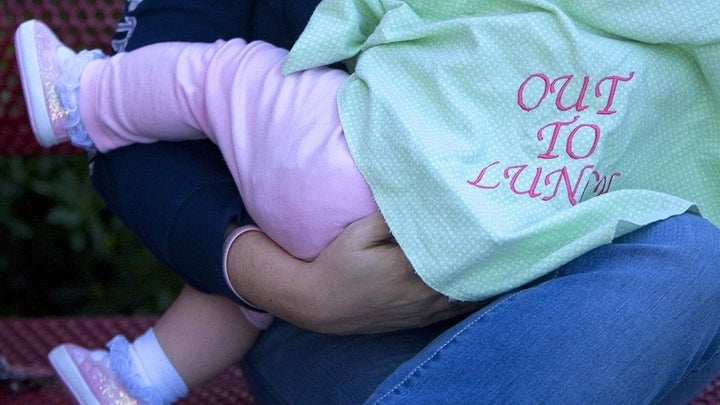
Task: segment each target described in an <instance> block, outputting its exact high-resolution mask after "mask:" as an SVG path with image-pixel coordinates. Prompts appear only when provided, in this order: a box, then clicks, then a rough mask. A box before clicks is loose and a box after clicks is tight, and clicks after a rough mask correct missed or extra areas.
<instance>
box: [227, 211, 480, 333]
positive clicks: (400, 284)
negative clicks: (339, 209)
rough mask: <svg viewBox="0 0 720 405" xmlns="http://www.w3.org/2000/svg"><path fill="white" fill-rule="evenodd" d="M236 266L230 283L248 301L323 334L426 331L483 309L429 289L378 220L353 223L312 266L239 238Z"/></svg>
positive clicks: (253, 235) (254, 235) (265, 243)
mask: <svg viewBox="0 0 720 405" xmlns="http://www.w3.org/2000/svg"><path fill="white" fill-rule="evenodd" d="M248 259H250V260H248ZM229 262H230V263H231V267H230V279H231V282H232V284H233V286H235V288H236V290H238V291H239V292H240V293H241V294H242V295H243V296H244V297H245V298H246V299H248V300H249V301H251V302H253V303H254V304H256V305H257V306H259V307H261V308H264V309H265V310H267V311H268V312H270V313H272V314H274V315H276V316H278V317H280V318H283V319H285V320H287V321H289V322H291V323H294V324H296V325H298V326H301V327H304V328H307V329H310V330H313V331H316V332H322V333H336V334H353V333H376V332H386V331H391V330H398V329H406V328H412V327H420V326H425V325H428V324H431V323H434V322H438V321H441V320H444V319H448V318H452V317H454V316H457V315H460V314H462V313H465V312H469V311H472V310H475V309H477V308H478V307H479V306H480V305H479V304H475V303H467V304H463V305H461V306H460V307H457V306H455V307H454V308H451V306H449V305H448V298H447V297H445V296H443V295H441V294H439V293H437V292H436V291H434V290H432V289H431V288H430V287H428V286H427V285H426V284H425V283H423V282H422V280H421V279H420V278H419V277H418V276H417V274H415V272H414V270H413V269H412V267H411V266H410V263H409V262H408V261H407V259H406V258H405V255H404V254H403V253H402V251H401V250H400V248H399V247H398V246H397V245H396V244H395V243H393V242H391V236H390V233H389V230H388V228H387V225H386V224H385V221H384V220H383V218H382V216H381V215H380V214H379V213H377V214H373V215H371V216H369V217H367V218H364V219H362V220H359V221H357V222H355V223H353V224H351V225H350V226H349V227H348V228H347V229H346V230H345V231H344V232H343V233H342V234H340V235H339V236H338V238H337V239H336V240H335V241H334V242H333V243H331V244H330V245H329V246H328V247H327V248H326V249H325V250H324V251H323V252H322V253H321V254H320V256H319V257H318V258H317V259H315V260H314V261H313V262H311V263H305V262H302V261H300V260H298V259H295V258H293V257H291V256H290V255H289V254H287V253H286V252H285V251H283V250H282V249H280V248H279V247H278V246H277V245H275V244H274V243H273V242H272V241H271V240H270V239H269V238H267V236H265V235H263V234H261V233H258V232H249V233H246V234H243V235H242V236H241V237H239V238H238V240H237V241H236V243H235V245H233V248H232V250H231V254H230V260H229ZM233 264H241V267H242V268H235V269H234V268H233V267H234V266H233ZM236 276H239V277H236Z"/></svg>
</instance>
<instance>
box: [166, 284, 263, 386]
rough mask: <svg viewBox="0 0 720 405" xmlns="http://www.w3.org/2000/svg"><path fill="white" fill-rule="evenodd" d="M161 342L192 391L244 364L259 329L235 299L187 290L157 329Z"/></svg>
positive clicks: (185, 289) (189, 288)
mask: <svg viewBox="0 0 720 405" xmlns="http://www.w3.org/2000/svg"><path fill="white" fill-rule="evenodd" d="M154 330H155V335H156V336H157V340H158V342H159V343H160V345H161V346H162V349H163V350H164V352H165V354H166V355H167V357H168V359H169V360H170V362H171V363H172V364H173V366H174V367H175V369H176V370H177V371H178V373H179V374H180V376H181V377H182V379H183V380H184V381H185V384H187V386H188V387H189V388H190V389H192V388H194V387H196V386H198V385H199V384H200V383H203V382H205V381H207V380H209V379H210V378H211V377H214V376H216V375H218V374H219V373H221V372H222V371H224V370H225V369H226V368H228V367H229V366H231V365H232V364H235V363H236V362H238V361H240V360H241V359H242V357H243V356H244V355H245V353H247V351H248V350H249V349H250V347H252V345H253V344H254V343H255V339H256V338H257V336H258V333H259V332H258V329H257V328H256V327H255V326H253V325H252V324H251V323H250V322H249V321H248V320H247V319H246V318H245V316H243V313H242V312H241V311H240V308H239V307H238V305H237V304H235V303H234V302H232V301H231V300H229V299H227V298H225V297H221V296H214V295H209V294H204V293H201V292H199V291H197V290H195V289H194V288H192V287H189V286H187V287H185V288H184V289H183V291H182V292H181V293H180V295H179V296H178V298H177V299H176V300H175V302H173V304H172V306H171V307H170V308H169V309H168V310H167V311H166V312H165V313H164V314H163V316H162V317H161V318H160V319H159V320H158V322H157V324H156V325H155V327H154Z"/></svg>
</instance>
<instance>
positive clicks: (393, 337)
mask: <svg viewBox="0 0 720 405" xmlns="http://www.w3.org/2000/svg"><path fill="white" fill-rule="evenodd" d="M718 246H720V230H718V228H716V227H715V226H713V225H712V224H710V223H709V222H707V221H706V220H704V219H702V218H699V217H696V216H694V215H690V214H686V215H682V216H678V217H674V218H670V219H668V220H665V221H661V222H658V223H655V224H652V225H650V226H648V227H645V228H643V229H641V230H639V231H636V232H634V233H632V234H629V235H626V236H623V237H621V238H618V239H617V240H616V241H615V242H614V243H612V244H610V245H608V246H603V247H600V248H598V249H595V250H593V251H592V252H590V253H588V254H586V255H584V256H582V257H580V258H578V259H576V260H574V261H572V262H571V263H568V264H567V265H565V266H563V267H562V268H560V269H558V270H557V271H555V272H554V274H553V275H552V277H551V278H549V279H548V280H545V281H544V282H542V283H540V284H538V285H535V286H533V287H529V288H527V289H524V290H521V291H518V292H514V293H511V294H508V295H506V296H504V297H501V298H500V299H498V300H497V301H495V302H494V303H492V304H491V305H489V306H487V307H485V308H483V309H481V310H479V311H477V312H475V313H474V314H472V315H470V316H469V317H467V318H465V319H463V320H461V321H459V322H458V323H456V324H455V325H449V324H447V323H445V324H438V325H433V326H431V327H428V328H422V329H417V330H409V331H402V332H397V333H389V334H380V335H370V336H345V337H343V336H330V335H320V334H314V333H311V332H307V331H303V330H301V329H299V328H296V327H294V326H292V325H288V324H286V323H279V324H277V325H275V326H273V327H272V328H271V329H270V330H268V331H266V332H265V333H264V334H263V336H262V338H261V339H260V342H259V343H258V344H257V345H256V347H255V348H254V349H253V351H252V352H251V353H250V355H249V356H248V357H247V358H246V360H245V375H246V377H247V378H248V380H249V381H250V383H251V387H252V388H253V392H255V395H256V397H257V399H258V402H259V403H343V404H344V403H349V404H356V403H363V402H364V401H366V399H367V398H368V397H369V399H367V401H366V402H367V403H383V404H385V403H391V404H392V403H397V404H425V403H427V404H439V403H451V404H463V403H467V404H478V403H482V404H490V403H498V404H521V403H528V404H536V403H548V404H577V403H592V404H646V403H656V402H664V403H669V404H682V403H687V401H688V400H689V399H691V398H693V396H695V395H697V394H698V393H699V392H700V391H701V390H702V388H703V387H704V386H706V385H707V384H708V383H709V382H710V381H711V380H712V379H713V378H714V377H715V376H717V375H720V249H719V248H718Z"/></svg>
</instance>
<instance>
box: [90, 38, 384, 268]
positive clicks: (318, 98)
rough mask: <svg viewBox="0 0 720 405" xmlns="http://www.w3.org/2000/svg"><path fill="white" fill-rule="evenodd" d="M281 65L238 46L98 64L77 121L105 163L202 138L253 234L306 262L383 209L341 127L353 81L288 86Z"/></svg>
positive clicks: (262, 46) (271, 51)
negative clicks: (111, 154)
mask: <svg viewBox="0 0 720 405" xmlns="http://www.w3.org/2000/svg"><path fill="white" fill-rule="evenodd" d="M286 54H287V51H285V50H283V49H279V48H276V47H274V46H272V45H270V44H267V43H263V42H251V43H247V42H245V41H244V40H241V39H234V40H231V41H227V42H225V41H218V42H216V43H214V44H182V43H164V44H155V45H150V46H147V47H144V48H141V49H138V50H136V51H133V52H128V53H122V54H118V55H116V56H113V57H112V58H109V59H103V60H97V61H93V62H91V63H90V64H89V65H88V66H87V67H86V68H85V70H84V71H83V73H82V77H81V83H80V95H79V106H80V116H81V119H82V121H83V123H84V125H85V127H86V129H87V130H88V132H89V134H90V137H91V138H92V140H93V142H94V143H95V146H96V147H97V148H98V149H99V150H100V151H103V152H104V151H108V150H111V149H114V148H118V147H121V146H125V145H128V144H131V143H149V142H155V141H160V140H165V141H172V140H189V139H200V138H204V137H206V136H207V137H208V138H209V139H211V140H212V141H213V142H215V143H216V144H217V145H218V147H219V148H220V150H221V151H222V154H223V156H224V158H225V162H226V163H227V165H228V168H229V169H230V172H231V173H232V175H233V177H234V179H235V182H236V183H237V186H238V189H239V191H240V194H241V195H242V198H243V201H244V202H245V204H246V208H247V210H248V212H249V213H250V215H251V216H252V217H253V219H255V221H256V223H257V224H258V226H259V227H260V228H261V229H263V231H265V232H266V233H267V234H268V236H270V237H271V238H272V239H273V240H275V241H276V242H277V243H278V244H279V245H280V246H282V247H283V248H285V249H286V250H287V251H288V252H289V253H290V254H292V255H294V256H296V257H298V258H301V259H306V260H309V259H312V258H314V257H315V256H317V255H318V254H319V253H320V251H321V250H322V249H323V248H324V247H325V246H327V245H328V244H329V243H330V242H331V241H332V240H333V239H334V238H335V237H336V236H337V235H338V234H339V233H340V232H341V231H342V230H343V229H344V228H345V227H346V226H347V225H348V224H350V223H351V222H354V221H356V220H358V219H360V218H362V217H365V216H367V215H369V214H371V213H373V212H375V211H376V210H377V209H378V208H377V206H376V204H375V202H374V200H373V198H372V194H371V192H370V189H369V187H368V185H367V183H366V182H365V180H364V178H363V177H362V175H361V174H360V173H359V172H358V170H357V168H356V166H355V163H354V161H353V159H352V157H351V156H350V153H349V151H348V147H347V144H346V142H345V137H344V133H343V130H342V127H341V125H340V121H339V118H338V111H337V103H336V95H337V91H338V88H339V87H340V85H341V84H342V83H343V82H344V81H345V79H346V78H347V74H346V73H345V72H342V71H340V70H332V69H325V68H323V69H313V70H309V71H305V72H302V73H296V74H292V75H289V76H283V75H282V74H281V73H280V68H281V66H282V63H283V61H284V59H285V56H286ZM158 170H164V168H162V167H158ZM147 175H148V176H152V173H148V174H147ZM218 248H220V247H218Z"/></svg>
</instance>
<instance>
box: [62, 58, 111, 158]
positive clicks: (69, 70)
mask: <svg viewBox="0 0 720 405" xmlns="http://www.w3.org/2000/svg"><path fill="white" fill-rule="evenodd" d="M106 57H107V56H106V55H105V54H103V53H102V52H101V51H99V50H97V49H94V50H90V51H88V50H84V51H80V52H78V53H77V55H75V56H72V57H70V58H68V59H67V60H66V61H65V63H64V64H63V67H62V69H63V70H62V73H61V74H60V77H59V78H58V82H57V83H56V84H55V92H56V93H57V95H58V98H59V99H60V104H61V105H62V107H63V108H65V110H67V112H68V122H67V124H66V126H65V129H67V132H68V137H69V138H70V143H72V144H73V145H75V146H77V147H80V148H83V149H85V150H92V149H94V147H95V146H94V144H93V142H92V139H90V135H89V134H88V132H87V130H86V129H85V126H84V125H83V123H82V120H81V119H80V112H79V110H78V92H79V89H80V75H81V74H82V71H83V69H85V66H87V64H88V63H90V62H92V61H94V60H95V59H103V58H106Z"/></svg>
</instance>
